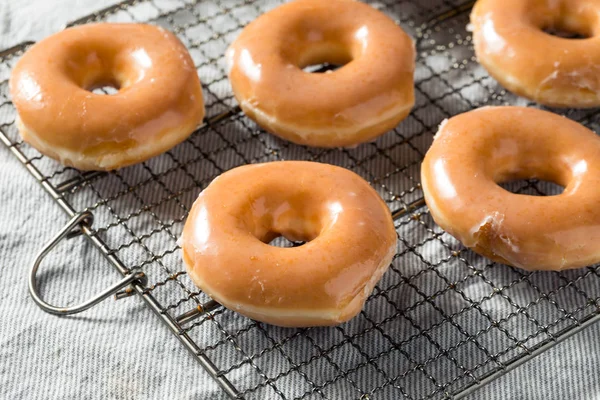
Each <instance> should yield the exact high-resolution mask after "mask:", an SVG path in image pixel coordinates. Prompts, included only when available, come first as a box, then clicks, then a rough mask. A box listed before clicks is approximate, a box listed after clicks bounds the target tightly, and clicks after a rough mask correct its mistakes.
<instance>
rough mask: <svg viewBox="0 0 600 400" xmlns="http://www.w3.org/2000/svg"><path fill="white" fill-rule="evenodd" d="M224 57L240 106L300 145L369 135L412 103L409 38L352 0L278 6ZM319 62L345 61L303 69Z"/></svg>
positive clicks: (355, 140)
mask: <svg viewBox="0 0 600 400" xmlns="http://www.w3.org/2000/svg"><path fill="white" fill-rule="evenodd" d="M226 56H227V62H228V67H229V79H230V81H231V85H232V86H233V90H234V93H235V96H236V98H237V100H238V102H239V103H240V106H241V108H242V109H243V110H244V112H245V113H246V114H247V115H248V116H249V117H250V118H252V119H254V120H255V121H257V122H258V123H259V124H260V125H261V126H262V127H264V128H265V129H266V130H268V131H269V132H271V133H274V134H276V135H278V136H280V137H282V138H284V139H287V140H290V141H292V142H295V143H298V144H305V145H309V146H321V147H338V146H354V145H357V144H359V143H363V142H366V141H369V140H372V139H374V138H375V137H377V136H379V135H381V134H383V133H385V132H386V131H388V130H390V129H392V128H393V127H395V126H396V125H397V124H398V123H399V122H400V121H401V120H402V119H404V118H405V117H406V116H407V115H408V113H409V112H410V110H411V108H412V106H413V104H414V89H413V71H414V65H415V51H414V45H413V42H412V40H411V38H410V37H409V36H408V35H407V34H406V33H405V32H404V31H403V30H402V28H400V27H399V26H398V25H396V24H395V23H394V21H392V20H391V19H390V18H388V17H387V16H386V15H384V14H383V13H381V12H379V11H377V10H375V9H374V8H372V7H370V6H368V5H366V4H362V3H360V2H357V1H350V0H331V1H321V0H297V1H293V2H291V3H288V4H285V5H282V6H280V7H278V8H275V9H274V10H272V11H270V12H268V13H266V14H264V15H262V16H261V17H259V18H258V19H256V20H255V21H253V22H252V23H250V24H249V25H248V26H247V27H246V28H245V29H244V30H243V31H242V33H241V34H240V35H239V37H238V38H237V39H236V40H235V42H234V43H233V44H232V45H231V46H230V48H229V49H228V50H227V54H226ZM324 62H329V63H332V64H345V65H344V66H343V67H342V68H339V69H337V70H335V71H332V72H328V73H308V72H305V71H303V70H302V68H304V67H306V66H308V65H318V64H321V63H324ZM346 63H347V64H346Z"/></svg>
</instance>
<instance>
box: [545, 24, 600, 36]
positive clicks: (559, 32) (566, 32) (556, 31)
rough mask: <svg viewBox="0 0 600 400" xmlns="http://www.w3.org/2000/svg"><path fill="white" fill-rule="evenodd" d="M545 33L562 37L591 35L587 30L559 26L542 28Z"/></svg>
mask: <svg viewBox="0 0 600 400" xmlns="http://www.w3.org/2000/svg"><path fill="white" fill-rule="evenodd" d="M543 31H544V32H545V33H547V34H548V35H551V36H556V37H559V38H563V39H587V38H589V37H591V36H592V35H591V34H589V33H587V32H577V31H574V30H570V29H564V28H560V27H554V26H553V27H549V28H545V29H543Z"/></svg>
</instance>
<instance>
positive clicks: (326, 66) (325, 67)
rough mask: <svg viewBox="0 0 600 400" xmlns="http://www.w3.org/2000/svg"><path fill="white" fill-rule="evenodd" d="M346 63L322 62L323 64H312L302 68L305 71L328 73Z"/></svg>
mask: <svg viewBox="0 0 600 400" xmlns="http://www.w3.org/2000/svg"><path fill="white" fill-rule="evenodd" d="M344 65H345V64H341V65H340V64H330V63H322V64H311V65H307V66H306V67H304V68H302V70H303V71H304V72H308V73H309V74H326V73H331V72H333V71H335V70H336V69H340V68H341V67H343V66H344Z"/></svg>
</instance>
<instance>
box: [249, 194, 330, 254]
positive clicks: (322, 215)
mask: <svg viewBox="0 0 600 400" xmlns="http://www.w3.org/2000/svg"><path fill="white" fill-rule="evenodd" d="M290 186H293V185H292V184H290V185H285V184H284V185H283V186H282V187H280V188H279V190H278V191H277V192H274V193H270V194H269V195H268V196H264V195H262V196H258V197H257V198H255V199H254V200H253V201H252V206H251V207H250V208H249V209H248V210H247V211H248V213H246V214H245V215H244V217H243V220H244V221H245V226H246V228H247V229H248V231H249V232H250V233H251V234H252V235H253V236H254V237H256V238H257V239H258V240H260V241H261V242H263V243H265V244H268V245H271V246H275V247H298V246H301V245H303V244H304V243H307V242H310V241H312V240H314V239H316V238H317V237H318V236H319V235H320V234H321V232H322V230H323V228H324V227H325V226H328V225H330V224H331V216H330V214H329V213H328V212H324V210H323V206H322V200H320V199H319V198H318V196H315V194H314V193H312V191H305V190H298V191H294V189H295V188H293V187H290Z"/></svg>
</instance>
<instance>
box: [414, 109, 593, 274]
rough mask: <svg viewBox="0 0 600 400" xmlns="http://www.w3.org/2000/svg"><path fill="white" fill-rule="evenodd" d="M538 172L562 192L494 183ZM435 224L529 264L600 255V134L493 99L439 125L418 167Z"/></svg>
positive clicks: (507, 259) (574, 263) (583, 260)
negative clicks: (523, 191)
mask: <svg viewBox="0 0 600 400" xmlns="http://www.w3.org/2000/svg"><path fill="white" fill-rule="evenodd" d="M525 178H538V179H542V180H548V181H553V182H556V183H558V184H560V185H562V186H564V188H565V189H564V192H563V193H561V194H559V195H555V196H528V195H520V194H514V193H511V192H508V191H507V190H505V189H503V188H502V187H500V186H499V185H498V184H497V182H505V181H509V180H514V179H525ZM421 184H422V187H423V192H424V194H425V200H426V202H427V205H428V207H429V209H430V212H431V215H432V216H433V218H434V220H435V221H436V223H437V224H438V225H439V226H441V227H442V228H443V229H444V230H446V231H447V232H448V233H450V234H451V235H453V236H454V237H456V238H457V239H458V240H460V241H461V242H462V243H463V244H464V245H465V246H467V247H469V248H471V249H473V250H474V251H476V252H478V253H480V254H483V255H485V256H486V257H488V258H490V259H492V260H495V261H499V262H502V263H505V264H509V265H514V266H517V267H521V268H524V269H529V270H538V269H539V270H562V269H568V268H578V267H582V266H586V265H591V264H594V263H596V262H598V261H600V248H599V247H598V244H597V241H596V240H595V239H596V238H597V237H598V235H599V234H600V210H599V209H598V207H597V203H598V199H599V198H600V138H598V137H597V136H596V135H595V134H594V133H593V132H591V131H590V130H588V129H587V128H585V127H584V126H582V125H580V124H578V123H576V122H574V121H571V120H569V119H567V118H565V117H561V116H558V115H555V114H552V113H549V112H546V111H541V110H537V109H530V108H521V107H486V108H482V109H478V110H475V111H471V112H467V113H464V114H461V115H458V116H456V117H453V118H451V119H450V120H448V121H447V122H445V123H444V124H442V125H441V126H440V130H439V131H438V133H437V135H436V138H435V140H434V142H433V145H432V146H431V148H430V149H429V151H428V152H427V154H426V156H425V159H424V161H423V165H422V168H421Z"/></svg>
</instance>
